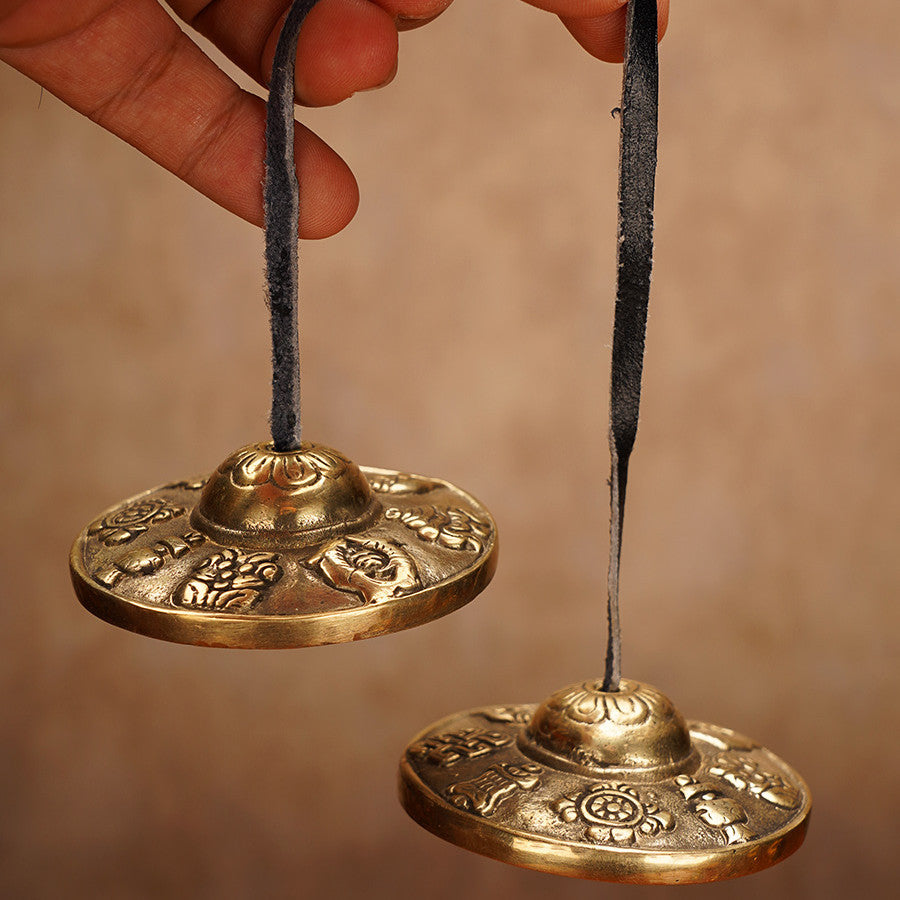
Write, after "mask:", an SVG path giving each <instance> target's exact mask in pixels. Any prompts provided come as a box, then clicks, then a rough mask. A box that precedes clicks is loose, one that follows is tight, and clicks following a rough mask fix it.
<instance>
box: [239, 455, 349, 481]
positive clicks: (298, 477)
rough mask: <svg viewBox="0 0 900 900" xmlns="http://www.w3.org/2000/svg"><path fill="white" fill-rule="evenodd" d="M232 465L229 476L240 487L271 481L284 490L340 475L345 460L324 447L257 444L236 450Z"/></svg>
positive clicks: (344, 466)
mask: <svg viewBox="0 0 900 900" xmlns="http://www.w3.org/2000/svg"><path fill="white" fill-rule="evenodd" d="M228 462H229V465H230V466H231V480H232V481H233V482H234V483H235V484H236V485H238V486H239V487H250V486H252V485H260V484H266V483H271V484H274V485H276V486H277V487H279V488H281V489H282V490H284V491H296V490H300V489H302V488H308V487H311V486H312V485H314V484H318V483H319V482H320V481H322V480H323V479H324V478H331V479H334V478H339V477H340V476H341V475H342V474H343V473H344V472H345V471H346V470H347V465H348V462H347V460H346V459H344V458H343V457H342V456H341V455H340V454H339V453H337V452H335V451H334V450H329V449H327V448H325V447H315V446H314V447H312V448H310V449H307V450H294V451H291V452H288V453H276V452H275V451H274V450H273V449H271V447H268V446H266V445H263V444H258V445H256V446H254V447H247V448H245V449H244V450H241V451H240V452H238V453H237V454H236V455H235V456H234V458H233V460H229V461H228Z"/></svg>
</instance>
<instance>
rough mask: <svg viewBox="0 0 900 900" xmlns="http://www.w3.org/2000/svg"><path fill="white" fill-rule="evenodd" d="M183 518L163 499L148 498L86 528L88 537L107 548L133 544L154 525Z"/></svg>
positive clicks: (176, 507)
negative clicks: (93, 538)
mask: <svg viewBox="0 0 900 900" xmlns="http://www.w3.org/2000/svg"><path fill="white" fill-rule="evenodd" d="M183 515H184V508H183V507H180V506H173V505H172V504H171V503H169V502H168V501H166V500H164V499H163V498H162V497H148V498H146V499H144V500H139V501H138V502H136V503H129V504H128V505H127V506H123V507H122V508H121V509H118V510H116V511H115V512H113V513H110V514H109V515H108V516H104V517H103V518H102V519H98V520H97V521H96V522H94V523H93V524H92V525H90V526H89V527H88V534H89V535H90V536H91V537H96V538H97V540H99V541H102V542H103V543H104V544H105V545H106V546H107V547H115V546H118V545H119V544H127V543H129V542H130V541H133V540H134V539H135V538H136V537H138V536H139V535H142V534H145V533H146V532H147V531H149V530H150V528H151V526H153V525H157V524H159V523H160V522H167V521H169V520H170V519H174V518H177V517H178V516H183Z"/></svg>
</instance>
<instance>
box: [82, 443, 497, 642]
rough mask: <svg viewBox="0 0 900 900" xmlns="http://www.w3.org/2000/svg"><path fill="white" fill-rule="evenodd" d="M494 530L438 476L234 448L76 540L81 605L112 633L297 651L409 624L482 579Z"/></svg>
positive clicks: (337, 456)
mask: <svg viewBox="0 0 900 900" xmlns="http://www.w3.org/2000/svg"><path fill="white" fill-rule="evenodd" d="M496 558H497V529H496V526H495V524H494V521H493V519H492V518H491V515H490V513H489V512H488V511H487V510H486V509H485V508H484V507H483V506H482V505H481V504H480V503H478V501H477V500H475V499H474V498H473V497H471V496H469V495H468V494H466V493H464V492H463V491H461V490H460V489H459V488H457V487H455V486H454V485H452V484H450V483H449V482H446V481H443V480H441V479H438V478H426V477H423V476H420V475H410V474H406V473H400V472H394V471H389V470H385V469H373V468H360V467H359V466H357V465H356V464H355V463H353V462H351V461H350V460H349V459H347V457H345V456H344V455H343V454H341V453H339V452H338V451H336V450H333V449H331V448H329V447H324V446H322V445H318V444H313V443H309V442H304V443H303V445H302V446H301V448H300V449H299V450H296V451H289V452H285V453H279V452H276V451H274V450H273V449H272V447H271V445H270V444H253V445H250V446H248V447H244V448H242V449H240V450H238V451H236V452H235V453H233V454H232V455H231V456H229V457H228V459H226V460H225V462H223V463H222V465H220V466H219V467H218V469H216V471H215V472H213V473H212V475H210V476H209V478H204V479H197V480H193V481H179V482H174V483H171V484H167V485H164V486H163V487H160V488H156V489H154V490H151V491H147V492H146V493H143V494H139V495H138V496H136V497H132V498H130V499H129V500H125V501H124V502H122V503H120V504H118V505H117V506H115V507H113V508H112V509H109V510H107V511H106V512H105V513H103V514H101V515H100V516H99V517H98V518H97V519H96V520H95V521H94V522H92V523H91V524H90V525H88V526H87V527H86V528H85V529H84V530H83V531H82V532H81V534H80V535H79V536H78V538H77V539H76V540H75V543H74V545H73V546H72V552H71V555H70V560H69V564H70V569H71V573H72V581H73V584H74V586H75V590H76V593H77V594H78V598H79V600H80V601H81V603H82V604H83V605H84V606H85V607H86V608H87V609H88V610H90V611H91V612H92V613H94V614H95V615H97V616H99V617H100V618H101V619H105V620H106V621H107V622H110V623H111V624H113V625H118V626H119V627H122V628H127V629H129V630H131V631H136V632H138V633H140V634H145V635H148V636H150V637H156V638H162V639H164V640H169V641H176V642H179V643H186V644H200V645H203V646H211V647H243V648H277V647H306V646H313V645H317V644H334V643H341V642H344V641H354V640H361V639H363V638H368V637H374V636H376V635H379V634H387V633H390V632H393V631H400V630H402V629H404V628H411V627H413V626H415V625H421V624H423V623H424V622H428V621H431V620H432V619H436V618H438V617H440V616H443V615H446V614H447V613H449V612H452V611H453V610H455V609H458V608H459V607H460V606H463V605H464V604H466V603H468V602H469V601H470V600H472V599H474V598H475V596H476V595H477V594H479V593H480V592H481V591H482V590H483V589H484V588H485V587H486V585H487V584H488V582H489V581H490V580H491V577H492V576H493V574H494V569H495V567H496Z"/></svg>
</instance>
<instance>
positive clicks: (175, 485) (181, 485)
mask: <svg viewBox="0 0 900 900" xmlns="http://www.w3.org/2000/svg"><path fill="white" fill-rule="evenodd" d="M205 487H206V479H205V478H195V479H194V480H193V481H173V482H172V483H171V484H167V485H165V490H167V491H174V490H181V491H202V490H203V488H205Z"/></svg>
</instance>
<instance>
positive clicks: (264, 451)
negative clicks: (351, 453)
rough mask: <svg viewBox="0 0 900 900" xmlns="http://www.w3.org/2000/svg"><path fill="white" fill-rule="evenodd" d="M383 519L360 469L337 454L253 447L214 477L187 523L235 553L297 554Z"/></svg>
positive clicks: (305, 446) (311, 448)
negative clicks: (293, 550) (238, 549)
mask: <svg viewBox="0 0 900 900" xmlns="http://www.w3.org/2000/svg"><path fill="white" fill-rule="evenodd" d="M380 512H381V505H380V504H379V502H378V501H377V500H376V498H375V495H374V493H373V492H372V489H371V487H370V486H369V483H368V481H367V480H366V478H365V476H364V475H363V474H362V472H361V471H360V469H359V466H357V465H356V463H354V462H352V461H351V460H349V459H348V458H347V457H346V456H344V455H343V454H342V453H340V452H339V451H337V450H334V449H333V448H331V447H326V446H324V445H321V444H315V443H312V442H311V441H304V442H303V443H302V444H301V445H300V448H299V449H297V450H290V451H286V452H278V451H276V450H275V449H273V447H272V445H271V444H270V443H258V444H250V445H248V446H246V447H242V448H241V449H240V450H237V451H236V452H235V453H232V454H231V456H229V457H228V458H227V459H226V460H225V461H224V462H223V463H222V464H221V465H220V466H219V467H218V468H217V469H216V470H215V472H213V474H212V475H211V476H210V478H209V481H208V482H207V483H206V486H205V487H204V488H203V492H202V494H201V495H200V500H199V502H198V504H197V508H196V509H195V511H194V513H193V516H192V523H193V524H194V526H195V527H196V528H197V529H198V530H199V531H202V532H203V533H204V534H206V535H208V536H209V537H211V538H213V539H214V540H218V539H228V540H229V541H230V542H232V543H235V544H237V545H239V546H246V547H302V546H313V545H316V544H319V543H321V542H322V541H323V540H325V539H328V538H332V537H335V536H338V535H342V534H348V533H351V532H354V531H359V530H361V529H363V528H365V527H366V526H367V525H369V524H370V523H371V522H372V521H373V520H374V519H375V518H377V517H378V515H379V514H380Z"/></svg>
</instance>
